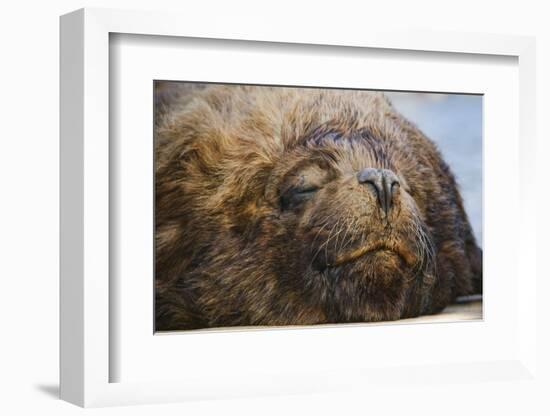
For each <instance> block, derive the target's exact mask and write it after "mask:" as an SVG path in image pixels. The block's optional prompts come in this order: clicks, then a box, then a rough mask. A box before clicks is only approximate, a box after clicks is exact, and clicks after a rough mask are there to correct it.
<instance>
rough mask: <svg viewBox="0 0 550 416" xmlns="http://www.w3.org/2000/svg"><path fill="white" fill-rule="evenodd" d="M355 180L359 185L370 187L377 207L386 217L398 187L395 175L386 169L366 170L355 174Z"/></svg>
mask: <svg viewBox="0 0 550 416" xmlns="http://www.w3.org/2000/svg"><path fill="white" fill-rule="evenodd" d="M357 180H358V181H359V183H360V184H367V185H370V186H371V188H372V189H373V190H374V192H375V193H376V199H377V201H378V205H379V207H380V208H381V209H382V210H383V211H384V213H385V214H386V217H387V216H388V213H389V212H390V210H391V208H392V206H393V204H394V197H395V193H396V192H397V188H398V187H399V180H398V179H397V176H396V175H395V173H393V172H392V171H391V170H388V169H374V168H367V169H362V170H360V171H359V172H358V173H357Z"/></svg>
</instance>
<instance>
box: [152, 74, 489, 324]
mask: <svg viewBox="0 0 550 416" xmlns="http://www.w3.org/2000/svg"><path fill="white" fill-rule="evenodd" d="M153 93H154V103H155V108H154V117H155V132H154V145H155V172H154V174H155V248H154V249H155V282H154V284H155V311H154V313H155V330H156V331H181V330H192V329H203V328H232V327H239V328H242V327H274V326H283V327H284V326H295V325H300V326H304V325H319V324H333V325H334V324H348V323H370V322H394V321H401V320H406V321H405V322H433V321H437V320H439V321H440V320H441V319H443V320H446V321H460V320H472V319H481V318H482V296H481V295H482V250H481V247H482V244H481V243H482V183H483V181H482V179H483V178H482V147H483V146H482V96H480V95H467V94H443V93H421V92H384V91H373V90H356V89H336V88H314V87H283V86H262V85H237V84H214V83H191V82H179V81H178V82H175V81H155V82H154V91H153Z"/></svg>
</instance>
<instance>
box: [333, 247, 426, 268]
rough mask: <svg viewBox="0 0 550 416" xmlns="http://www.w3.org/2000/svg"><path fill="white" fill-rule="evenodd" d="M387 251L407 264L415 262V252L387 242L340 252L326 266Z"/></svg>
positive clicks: (338, 264)
mask: <svg viewBox="0 0 550 416" xmlns="http://www.w3.org/2000/svg"><path fill="white" fill-rule="evenodd" d="M384 251H385V252H389V253H391V254H394V255H397V256H398V257H399V258H401V259H402V260H403V261H404V262H405V263H406V264H407V265H414V264H415V263H416V256H415V254H414V253H413V252H412V251H411V250H410V249H408V248H407V247H405V246H404V245H402V244H388V243H378V244H374V245H369V246H363V247H359V248H357V249H355V250H353V251H350V252H349V253H345V254H341V255H339V256H336V258H335V259H334V261H333V262H331V263H330V264H327V268H334V267H338V266H341V265H343V264H346V263H351V262H353V261H356V260H358V259H359V258H360V257H363V256H365V255H367V254H369V253H376V252H384Z"/></svg>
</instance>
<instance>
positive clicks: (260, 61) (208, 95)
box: [61, 9, 536, 406]
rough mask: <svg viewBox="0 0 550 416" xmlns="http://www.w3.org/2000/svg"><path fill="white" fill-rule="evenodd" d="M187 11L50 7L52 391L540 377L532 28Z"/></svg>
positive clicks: (193, 394) (238, 391)
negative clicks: (361, 24)
mask: <svg viewBox="0 0 550 416" xmlns="http://www.w3.org/2000/svg"><path fill="white" fill-rule="evenodd" d="M187 20H188V19H187ZM180 22H181V20H180V19H179V17H178V16H175V15H171V14H164V13H145V12H127V11H114V10H96V9H92V10H89V9H85V10H79V11H76V12H74V13H71V14H69V15H66V16H63V17H62V18H61V84H62V85H61V117H62V119H61V251H62V259H61V396H62V398H63V399H65V400H68V401H70V402H72V403H75V404H78V405H81V406H104V405H114V404H137V403H154V402H164V401H184V400H193V399H205V398H224V397H227V398H229V397H249V396H258V395H272V394H286V393H290V394H299V393H309V392H314V393H320V392H321V393H322V392H330V391H357V392H359V391H361V390H363V389H365V388H369V389H370V390H371V391H377V389H379V390H380V391H383V390H384V385H386V386H387V385H391V384H392V383H394V382H395V380H399V384H400V385H401V388H403V389H406V388H407V386H410V385H411V384H418V383H420V384H426V385H429V384H430V383H434V382H436V383H454V382H457V381H459V382H464V383H470V384H475V383H481V382H482V381H503V380H505V381H511V382H515V381H517V382H520V381H524V380H531V381H532V382H536V380H535V381H533V380H534V374H535V369H536V362H535V361H534V351H535V346H536V338H535V332H536V326H535V323H534V322H535V320H534V315H535V311H536V305H535V303H534V302H533V301H532V299H533V296H534V293H535V292H534V291H535V281H536V270H535V268H534V267H535V266H534V264H535V262H534V261H533V258H532V256H533V255H534V254H533V253H534V250H531V246H532V245H533V244H534V241H535V238H534V237H533V233H534V232H535V229H536V227H535V225H534V223H533V222H534V219H533V218H532V217H531V216H529V215H525V213H524V211H525V209H526V207H528V205H529V201H530V198H532V195H533V193H532V189H531V188H532V186H533V185H532V183H531V182H530V181H529V178H528V175H527V170H528V167H529V166H532V164H533V161H534V154H533V151H532V148H531V147H530V143H532V142H533V140H534V132H533V130H532V129H533V127H532V126H533V125H534V123H533V122H532V121H533V120H532V119H531V118H532V117H534V114H535V112H534V111H532V110H533V109H534V105H535V103H534V89H535V83H534V77H533V71H534V41H533V40H532V39H530V38H521V37H511V36H492V35H480V34H475V35H474V34H448V33H447V34H437V36H433V34H430V33H422V32H418V33H397V32H391V33H389V32H378V31H376V30H374V29H373V30H371V31H369V30H364V29H361V30H360V31H357V32H355V31H353V30H351V29H350V31H349V32H346V31H343V32H339V33H337V34H336V33H335V34H331V35H327V34H326V33H325V32H323V31H321V30H312V31H308V32H307V35H306V34H305V32H300V31H296V32H295V31H293V30H288V31H282V30H281V29H280V28H279V29H278V28H276V27H274V26H270V25H265V26H262V28H259V27H258V26H254V25H250V26H246V24H245V25H244V26H242V27H241V29H242V32H240V34H235V33H234V32H233V31H232V26H231V25H229V23H228V24H226V25H224V24H220V25H215V26H208V25H203V24H201V19H198V20H197V21H196V22H188V24H186V25H181V23H180ZM243 33H246V35H243ZM518 149H519V152H518ZM504 178H505V179H504ZM503 224H506V228H505V229H503ZM504 233H505V234H506V238H503V234H504ZM502 258H506V259H507V261H506V262H502V261H500V260H501V259H502ZM520 270H521V280H520V279H519V274H520V272H519V271H520Z"/></svg>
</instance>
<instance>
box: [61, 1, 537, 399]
mask: <svg viewBox="0 0 550 416" xmlns="http://www.w3.org/2000/svg"><path fill="white" fill-rule="evenodd" d="M182 21H185V24H184V25H182V23H181V22H182ZM211 23H212V24H205V21H204V20H202V19H200V18H197V19H188V18H187V19H185V18H184V16H179V15H177V14H171V13H159V12H137V11H120V10H107V9H82V10H78V11H75V12H73V13H70V14H68V15H65V16H63V17H62V18H61V281H60V286H61V308H60V319H61V323H60V325H61V328H60V329H61V339H60V350H61V351H60V363H61V369H60V374H61V388H60V395H61V398H62V399H64V400H67V401H69V402H71V403H74V404H77V405H80V406H85V407H87V406H107V405H120V404H138V403H159V402H173V401H184V400H192V399H197V398H203V399H204V398H223V397H227V398H230V397H248V396H255V395H270V394H297V393H308V392H313V393H322V392H325V391H335V390H336V391H338V390H347V389H350V388H353V389H357V391H358V392H360V391H361V389H363V388H365V387H366V386H369V388H373V386H377V385H378V384H382V385H384V384H388V383H392V380H395V379H396V378H399V380H401V381H400V382H401V383H405V384H406V383H413V382H419V383H428V384H429V383H433V382H434V381H441V380H447V381H448V380H459V381H460V382H471V383H480V382H481V380H485V379H490V380H500V379H501V380H508V381H510V380H512V381H517V382H521V381H525V380H531V382H534V383H536V382H537V379H536V369H537V365H536V355H535V351H536V330H537V328H536V319H535V318H536V302H535V301H534V299H535V297H536V296H535V294H536V292H535V288H536V277H537V275H536V269H535V264H536V261H535V260H536V259H535V252H536V250H535V249H533V245H534V244H535V243H534V242H535V241H536V236H535V231H536V218H535V217H534V216H533V215H531V210H529V209H528V208H529V206H530V205H531V204H535V203H536V201H535V200H534V199H533V198H534V195H535V192H534V191H533V188H534V183H533V182H532V181H531V180H530V178H529V176H528V172H527V170H528V168H532V167H533V166H534V161H535V151H534V149H535V146H534V143H535V131H534V126H535V124H536V123H535V120H534V117H535V114H536V112H535V74H534V71H535V42H534V39H533V38H529V37H517V36H505V35H486V34H465V33H430V32H420V31H418V32H410V31H407V32H396V31H386V32H384V31H380V30H375V29H368V28H367V29H364V28H353V27H350V28H348V30H347V31H337V32H330V33H329V32H327V31H325V30H323V28H318V29H316V28H315V27H313V26H312V27H308V30H307V31H305V30H299V29H293V28H285V29H284V30H282V29H281V27H280V26H279V25H275V24H273V25H270V24H267V23H266V22H261V24H259V23H260V22H254V21H247V20H243V22H240V23H241V24H239V26H238V31H236V29H235V27H236V26H235V25H234V24H232V22H228V21H223V20H220V21H216V22H215V24H214V23H213V22H211ZM116 33H119V34H120V33H122V34H134V35H147V36H153V35H154V36H164V37H168V36H169V37H172V38H173V37H181V38H201V39H224V40H228V41H247V42H276V43H279V44H281V45H282V46H281V47H283V48H284V45H286V44H300V45H306V47H307V45H330V46H331V47H333V48H349V47H352V48H359V49H361V48H371V49H384V50H408V51H423V52H433V53H439V54H469V55H471V56H472V57H473V58H472V59H475V56H476V55H493V56H508V57H513V58H516V59H517V60H518V63H517V65H518V68H519V75H518V83H519V104H518V108H519V113H518V114H517V117H518V120H519V132H518V137H519V146H520V147H519V148H520V152H519V157H518V163H519V170H518V172H519V174H518V176H519V177H518V178H515V179H514V180H515V181H517V183H518V185H519V190H517V192H518V193H517V195H518V199H519V201H517V202H518V210H517V213H518V215H517V217H518V218H516V221H517V222H518V224H519V226H518V227H517V229H518V238H517V241H515V242H514V244H515V245H514V249H515V251H516V252H517V265H516V266H517V270H516V271H515V273H516V274H517V273H518V270H522V276H521V285H520V287H519V289H518V292H517V298H515V301H516V302H517V305H516V306H517V308H516V309H514V312H513V313H514V317H515V319H517V322H518V324H517V328H518V330H517V334H515V335H514V336H515V338H514V340H515V341H517V346H516V347H517V348H516V347H515V348H514V349H513V353H510V354H508V355H506V356H505V357H500V356H499V358H498V360H487V359H486V358H481V359H479V360H472V361H471V362H460V363H457V362H452V361H448V362H446V361H442V362H440V363H437V364H434V363H428V364H426V363H425V362H422V361H419V362H418V363H416V365H415V367H414V371H412V373H414V374H413V375H411V367H407V368H401V369H400V368H395V367H394V368H392V367H384V366H382V367H378V368H377V367H376V366H373V365H372V364H369V365H368V366H366V367H362V366H361V365H358V367H357V368H353V369H350V368H349V367H347V368H344V367H343V368H337V367H336V368H332V369H330V370H326V369H322V371H323V374H324V375H325V377H319V373H315V372H309V373H299V374H296V373H293V372H292V371H290V370H289V369H288V368H286V369H285V368H282V369H281V372H280V373H279V374H277V375H273V374H271V375H270V376H269V377H268V376H266V377H264V378H263V379H254V380H250V379H246V377H241V378H239V377H238V376H236V375H235V374H219V375H218V377H217V379H216V382H214V381H213V380H212V378H211V375H210V378H209V376H207V375H205V376H204V377H202V378H201V377H199V376H194V377H192V378H187V379H185V377H184V378H183V379H181V380H176V381H170V380H169V379H166V380H161V381H159V380H156V381H147V382H120V381H119V382H112V375H111V373H110V366H111V365H112V363H113V360H116V359H117V358H120V357H116V354H114V353H113V351H112V349H111V348H110V345H111V344H110V337H111V336H112V333H110V310H113V305H112V302H113V298H112V297H110V294H109V291H110V284H109V275H110V272H111V269H110V267H111V262H110V258H109V256H110V253H109V244H110V240H109V239H110V231H109V230H110V226H112V223H111V221H112V218H110V206H109V200H110V194H109V189H110V171H111V170H112V169H113V166H112V163H113V160H111V159H110V153H109V135H110V130H109V117H110V113H109V95H110V75H109V74H110V73H109V51H110V49H109V37H110V34H116ZM260 45H261V44H260ZM527 213H529V215H527ZM489 294H490V293H489ZM294 334H299V335H294V336H296V337H301V338H307V337H315V336H316V335H315V332H311V331H310V332H308V331H306V330H303V329H302V330H294ZM151 335H152V334H151ZM475 374H477V375H478V376H475ZM479 374H482V376H481V377H480V376H479ZM342 380H346V381H345V382H343V381H342ZM352 386H353V387H352Z"/></svg>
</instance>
